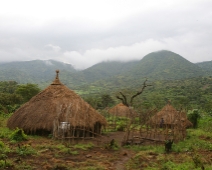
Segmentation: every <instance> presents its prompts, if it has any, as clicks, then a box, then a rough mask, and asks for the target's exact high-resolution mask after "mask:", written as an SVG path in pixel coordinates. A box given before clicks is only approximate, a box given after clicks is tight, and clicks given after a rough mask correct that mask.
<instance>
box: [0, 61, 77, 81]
mask: <svg viewBox="0 0 212 170" xmlns="http://www.w3.org/2000/svg"><path fill="white" fill-rule="evenodd" d="M57 69H60V70H63V71H62V74H63V72H66V71H68V72H70V73H74V72H76V70H75V69H74V67H73V66H72V65H70V64H66V63H62V62H58V61H55V60H32V61H16V62H9V63H1V64H0V80H1V81H3V80H15V81H17V82H18V83H36V84H39V83H41V82H46V81H49V80H52V79H53V78H54V75H55V70H57Z"/></svg>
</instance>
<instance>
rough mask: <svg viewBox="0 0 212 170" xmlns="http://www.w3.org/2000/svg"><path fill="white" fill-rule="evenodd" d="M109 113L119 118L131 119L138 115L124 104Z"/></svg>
mask: <svg viewBox="0 0 212 170" xmlns="http://www.w3.org/2000/svg"><path fill="white" fill-rule="evenodd" d="M108 112H109V113H110V114H112V115H114V116H118V117H131V116H136V115H137V113H136V112H135V111H134V110H133V109H130V108H129V107H127V106H125V105H124V104H123V103H119V104H117V105H116V106H114V107H112V108H111V109H109V110H108Z"/></svg>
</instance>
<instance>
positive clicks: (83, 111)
mask: <svg viewBox="0 0 212 170" xmlns="http://www.w3.org/2000/svg"><path fill="white" fill-rule="evenodd" d="M56 73H57V74H56V78H55V80H54V81H53V82H52V84H50V85H49V86H48V87H47V88H46V89H44V90H43V91H41V92H40V93H39V94H37V95H36V96H34V97H33V98H31V99H30V100H29V101H28V102H27V103H25V104H24V105H23V106H22V107H20V108H19V109H18V110H17V111H16V112H15V113H14V114H13V115H12V116H11V117H10V118H9V120H8V122H7V126H8V127H9V128H10V129H14V128H16V127H18V128H21V129H23V130H24V131H25V132H26V133H37V132H38V133H40V132H41V133H42V132H52V131H53V130H54V129H55V125H57V124H60V123H61V122H68V124H69V125H70V127H72V128H79V129H87V130H88V131H90V132H94V133H97V134H99V133H100V131H101V128H102V127H103V126H105V125H106V119H105V118H104V117H103V116H102V115H100V114H99V113H98V112H97V111H96V110H95V109H93V108H92V107H91V106H90V105H89V104H88V103H87V102H85V101H84V100H83V99H82V98H81V97H80V96H79V95H77V94H76V93H75V92H74V91H72V90H70V89H69V88H68V87H66V86H65V85H63V84H62V83H61V82H60V80H59V77H58V73H59V71H58V70H57V71H56ZM83 133H84V132H83Z"/></svg>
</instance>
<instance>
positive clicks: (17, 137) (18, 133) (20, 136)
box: [10, 128, 27, 142]
mask: <svg viewBox="0 0 212 170" xmlns="http://www.w3.org/2000/svg"><path fill="white" fill-rule="evenodd" d="M10 140H12V141H17V142H19V141H24V140H27V135H26V134H24V131H23V130H22V129H19V128H17V129H16V130H15V131H14V132H13V133H12V134H11V135H10Z"/></svg>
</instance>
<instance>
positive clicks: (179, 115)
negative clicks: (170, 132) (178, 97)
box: [147, 103, 192, 127]
mask: <svg viewBox="0 0 212 170" xmlns="http://www.w3.org/2000/svg"><path fill="white" fill-rule="evenodd" d="M161 119H163V122H164V124H166V125H174V124H178V123H180V122H185V125H186V127H190V126H192V123H191V122H190V121H189V120H188V119H187V116H186V113H185V112H180V111H177V110H176V109H175V108H174V107H173V106H172V105H171V104H170V103H168V104H167V105H165V106H164V107H163V108H162V109H161V111H159V112H158V113H156V114H155V115H154V116H153V117H152V118H151V119H150V120H149V121H148V122H147V124H160V122H161Z"/></svg>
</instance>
